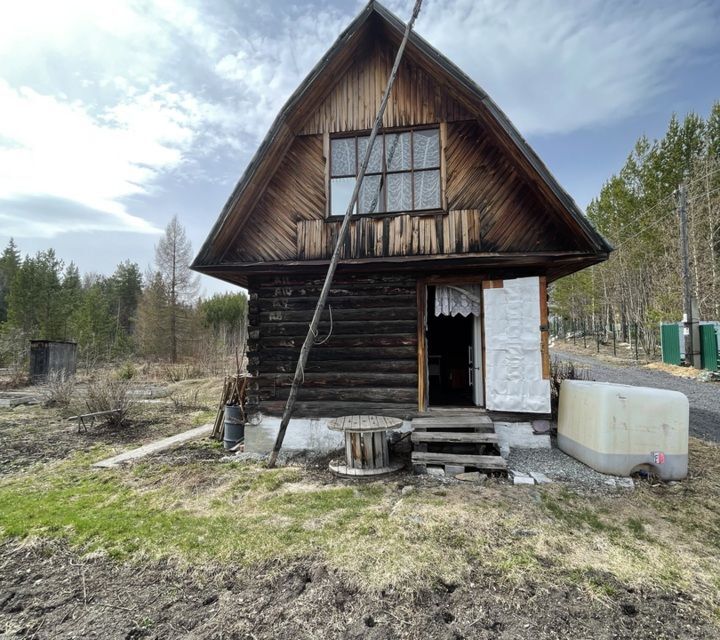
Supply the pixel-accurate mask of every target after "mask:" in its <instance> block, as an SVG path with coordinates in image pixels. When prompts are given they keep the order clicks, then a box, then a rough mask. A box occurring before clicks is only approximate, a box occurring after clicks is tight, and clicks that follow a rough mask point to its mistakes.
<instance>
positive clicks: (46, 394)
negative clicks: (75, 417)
mask: <svg viewBox="0 0 720 640" xmlns="http://www.w3.org/2000/svg"><path fill="white" fill-rule="evenodd" d="M75 385H76V379H75V376H74V375H72V374H71V373H67V372H66V371H65V370H64V369H62V370H61V371H52V372H50V373H49V374H48V375H47V378H46V380H45V387H44V389H43V391H42V395H43V398H44V399H45V405H46V406H49V407H50V406H57V407H67V406H68V405H69V404H70V402H71V401H72V398H73V394H74V393H75Z"/></svg>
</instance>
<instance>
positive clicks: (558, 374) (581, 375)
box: [550, 357, 590, 419]
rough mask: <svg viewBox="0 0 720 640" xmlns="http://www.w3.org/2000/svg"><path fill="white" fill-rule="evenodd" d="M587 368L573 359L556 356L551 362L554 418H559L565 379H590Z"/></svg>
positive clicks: (551, 400)
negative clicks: (561, 392)
mask: <svg viewBox="0 0 720 640" xmlns="http://www.w3.org/2000/svg"><path fill="white" fill-rule="evenodd" d="M589 379H590V376H589V375H588V371H587V369H582V368H580V367H578V366H577V364H575V363H574V362H572V360H560V358H558V357H554V358H553V359H552V362H551V363H550V408H551V411H552V417H553V419H557V415H558V405H559V403H560V385H561V384H562V381H563V380H589Z"/></svg>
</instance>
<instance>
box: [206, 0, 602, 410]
mask: <svg viewBox="0 0 720 640" xmlns="http://www.w3.org/2000/svg"><path fill="white" fill-rule="evenodd" d="M404 27H405V25H404V24H403V23H402V22H401V21H400V20H399V19H398V18H396V17H395V16H394V15H393V14H391V13H390V12H389V11H388V10H387V9H385V8H384V7H383V6H382V5H380V4H379V3H378V2H369V3H368V4H367V6H366V7H365V8H364V9H363V10H362V12H361V13H360V14H359V15H358V16H357V18H356V19H355V20H354V21H353V22H352V23H351V24H350V26H349V27H348V28H347V29H346V30H345V31H344V32H343V33H342V34H341V35H340V37H339V38H338V40H337V41H336V42H335V43H334V44H333V45H332V47H331V48H330V49H329V50H328V52H327V53H326V54H325V56H323V58H322V60H321V61H320V62H319V63H318V65H317V66H316V67H315V68H314V69H313V70H312V71H311V72H310V74H309V76H308V77H307V78H306V79H305V81H304V82H303V83H302V84H301V85H300V87H298V89H297V90H296V91H295V93H294V94H293V95H292V96H291V97H290V99H289V100H288V102H287V104H286V105H285V106H284V107H283V109H282V110H281V112H280V113H279V115H278V116H277V118H276V120H275V122H274V123H273V125H272V127H271V129H270V132H269V133H268V134H267V136H266V138H265V139H264V141H263V142H262V144H261V145H260V148H259V149H258V151H257V153H256V155H255V156H254V158H253V159H252V160H251V162H250V164H249V165H248V167H247V169H246V171H245V173H244V175H243V176H242V177H241V179H240V181H239V182H238V184H237V186H236V188H235V190H234V191H233V193H232V194H231V196H230V198H229V200H228V202H227V204H226V205H225V207H224V208H223V210H222V212H221V214H220V217H219V219H218V220H217V222H216V223H215V225H214V227H213V228H212V230H211V232H210V234H209V236H208V238H207V240H206V241H205V243H204V245H203V247H202V249H201V250H200V252H199V254H198V256H197V258H196V259H195V261H194V264H193V268H194V269H195V270H197V271H199V272H201V273H205V274H208V275H212V276H215V277H217V278H220V279H222V280H225V281H227V282H232V283H235V284H237V285H239V286H243V287H246V288H247V289H248V290H249V292H250V302H249V325H250V327H249V368H250V372H251V373H252V374H253V375H254V376H255V377H254V379H253V382H252V386H251V389H250V392H249V404H250V408H251V410H257V411H261V412H263V413H266V414H271V415H278V414H280V413H281V412H282V409H283V406H284V403H285V400H286V398H287V396H288V392H289V389H290V384H291V380H292V376H293V372H294V368H295V363H296V362H297V357H298V353H299V350H300V347H301V345H302V342H303V339H304V337H305V334H306V332H307V327H308V323H309V321H310V318H311V316H312V311H313V308H314V306H315V303H316V301H317V296H318V294H319V292H320V288H321V286H322V281H323V277H324V274H325V272H326V270H327V265H328V262H329V258H330V255H331V253H332V251H333V247H334V244H335V239H336V237H337V233H338V229H339V225H340V219H341V216H342V214H343V213H344V212H345V209H346V207H347V204H348V202H349V197H350V192H351V191H352V186H353V184H354V181H355V176H356V175H357V171H358V163H359V160H358V158H361V157H362V156H363V154H364V152H365V149H366V147H367V144H368V134H369V130H370V128H371V127H372V124H373V120H374V117H375V114H376V112H377V108H378V105H379V102H380V100H381V94H382V90H383V88H384V86H385V82H386V81H387V78H388V75H389V72H390V67H391V65H392V62H393V58H394V56H395V53H396V50H397V47H398V45H399V43H400V40H401V38H402V35H403V32H404ZM611 250H612V248H611V247H610V245H609V244H608V243H607V242H606V241H605V240H604V239H603V238H602V237H601V236H600V235H599V234H598V233H597V231H595V229H594V228H593V227H592V225H591V224H590V222H589V221H588V220H587V218H586V217H585V216H584V215H583V213H582V212H581V211H580V210H579V208H578V207H577V205H576V204H575V203H574V202H573V200H572V199H571V198H570V197H569V196H568V194H567V193H566V192H565V191H564V190H563V189H562V188H561V187H560V185H559V184H558V183H557V181H556V180H555V179H554V178H553V176H552V175H551V174H550V172H549V171H548V169H547V168H546V167H545V165H544V164H543V163H542V162H541V161H540V159H539V158H538V157H537V155H536V154H535V153H534V152H533V151H532V149H531V148H530V147H529V145H528V144H527V143H526V142H525V140H524V139H523V138H522V136H521V135H520V134H519V133H518V131H517V130H516V129H515V128H514V127H513V125H512V124H511V123H510V121H509V120H508V118H507V117H506V116H505V114H504V113H503V112H502V111H501V110H500V109H499V108H498V106H497V105H496V104H495V103H494V102H493V101H492V100H491V99H490V97H489V96H488V95H487V94H486V93H485V92H484V91H483V90H482V89H481V88H480V87H478V86H477V85H476V84H475V83H474V82H473V81H472V80H471V79H470V78H469V77H468V76H466V75H465V74H464V73H463V72H462V71H461V70H460V69H458V68H457V67H456V66H455V65H454V64H453V63H452V62H450V61H449V60H448V59H447V58H445V57H444V56H443V55H442V54H441V53H440V52H438V51H437V50H435V49H434V48H433V47H431V46H430V45H429V44H428V43H427V42H426V41H425V40H423V39H422V38H421V37H420V36H418V35H417V34H416V33H412V34H411V37H410V41H409V43H408V46H407V49H406V52H405V55H404V57H403V61H402V64H401V67H400V70H399V73H398V76H397V80H396V82H395V85H394V88H393V90H392V93H391V96H390V101H389V105H388V109H387V111H386V114H385V117H384V121H383V129H382V131H381V135H380V136H379V137H378V139H377V141H376V143H375V146H374V147H373V149H372V154H371V162H370V166H369V169H368V173H367V175H366V178H365V180H364V182H363V185H362V189H361V192H360V197H359V201H358V204H357V207H356V210H355V215H354V216H353V219H352V222H351V226H350V229H349V234H348V237H347V240H346V242H345V245H344V247H343V253H342V260H341V263H340V266H339V268H338V271H337V274H336V277H335V280H334V284H333V287H332V290H331V293H330V297H329V299H328V307H327V308H326V310H325V313H324V316H323V323H322V324H321V328H320V335H319V338H318V345H317V346H316V347H315V348H313V350H312V352H311V355H310V360H309V362H308V364H307V367H306V368H305V378H304V384H303V386H302V388H301V389H300V392H299V396H298V403H297V405H296V411H295V415H297V416H304V417H331V416H337V415H345V414H354V413H363V414H366V413H374V414H379V415H388V416H412V415H417V414H422V413H424V412H426V411H427V410H428V408H429V407H431V406H433V407H434V406H451V407H454V406H460V407H461V406H480V407H485V408H487V409H489V410H495V411H504V412H508V411H510V412H513V411H514V412H523V413H527V412H531V413H535V414H540V415H542V414H547V413H549V411H550V385H549V373H550V372H549V355H548V320H547V287H548V284H550V283H551V282H552V281H554V280H556V279H557V278H560V277H562V276H564V275H567V274H570V273H573V272H575V271H578V270H580V269H583V268H585V267H588V266H590V265H593V264H597V263H599V262H601V261H603V260H606V259H607V257H608V255H609V253H610V251H611Z"/></svg>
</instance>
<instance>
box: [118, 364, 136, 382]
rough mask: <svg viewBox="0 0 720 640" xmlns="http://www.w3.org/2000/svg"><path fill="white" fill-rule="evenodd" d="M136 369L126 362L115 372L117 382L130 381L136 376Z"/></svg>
mask: <svg viewBox="0 0 720 640" xmlns="http://www.w3.org/2000/svg"><path fill="white" fill-rule="evenodd" d="M137 373H138V371H137V369H136V368H135V365H134V364H133V363H132V362H126V363H125V364H123V365H122V366H121V367H120V368H119V369H118V370H117V372H116V374H115V375H116V376H117V378H118V380H132V379H133V378H134V377H135V376H137Z"/></svg>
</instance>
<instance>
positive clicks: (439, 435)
mask: <svg viewBox="0 0 720 640" xmlns="http://www.w3.org/2000/svg"><path fill="white" fill-rule="evenodd" d="M438 409H439V410H438ZM410 439H411V441H412V443H413V452H412V455H411V459H412V463H413V468H414V470H415V472H416V473H426V472H427V467H428V466H440V467H442V468H443V469H444V471H445V473H447V474H448V475H451V471H455V472H457V468H460V467H462V471H466V470H467V469H468V468H470V469H475V470H478V471H483V472H486V473H507V463H506V462H505V459H504V458H503V457H502V456H501V455H500V452H499V448H498V436H497V434H496V433H495V426H494V424H493V422H492V420H491V419H490V417H489V416H488V415H487V413H486V412H485V410H483V409H479V408H475V407H473V408H470V409H468V410H465V409H458V408H447V409H445V408H442V407H440V408H435V409H433V411H432V413H429V414H427V415H425V416H423V417H420V418H415V419H414V420H413V421H412V434H411V436H410Z"/></svg>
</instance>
